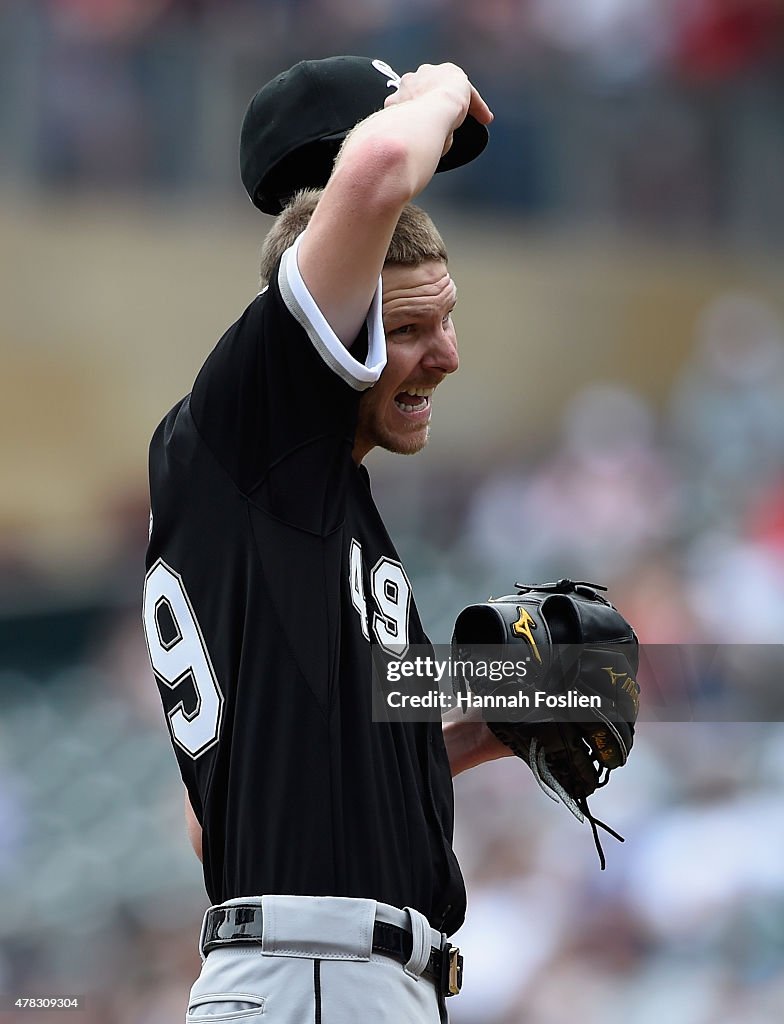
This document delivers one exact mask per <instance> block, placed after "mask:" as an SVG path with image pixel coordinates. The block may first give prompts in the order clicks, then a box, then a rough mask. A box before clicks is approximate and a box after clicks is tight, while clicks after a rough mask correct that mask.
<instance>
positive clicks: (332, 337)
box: [278, 235, 387, 391]
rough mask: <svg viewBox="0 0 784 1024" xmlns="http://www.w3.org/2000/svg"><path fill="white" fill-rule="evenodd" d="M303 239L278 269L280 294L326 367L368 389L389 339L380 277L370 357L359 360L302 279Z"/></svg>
mask: <svg viewBox="0 0 784 1024" xmlns="http://www.w3.org/2000/svg"><path fill="white" fill-rule="evenodd" d="M301 240H302V235H300V236H299V237H298V238H297V240H296V241H295V242H294V244H293V245H292V246H291V248H290V249H287V250H286V251H285V252H284V253H283V258H282V259H281V261H280V270H279V271H278V285H279V287H280V294H281V295H282V296H283V301H284V302H285V303H286V308H287V309H288V311H289V312H290V313H291V315H292V316H293V317H294V319H295V320H296V321H297V322H298V323H299V324H300V325H301V326H302V327H303V329H304V330H305V333H306V334H307V335H308V337H309V338H310V340H311V342H312V343H313V347H314V348H315V350H316V351H317V352H318V354H319V355H320V356H321V358H322V359H323V360H324V362H325V363H326V364H327V366H328V367H329V368H330V369H331V370H333V371H334V372H335V373H336V374H337V375H338V376H339V377H341V378H342V379H343V380H344V381H345V382H346V383H347V384H349V385H351V387H352V388H354V389H355V390H356V391H365V390H366V389H367V388H369V387H372V386H373V385H374V384H375V383H376V381H377V380H378V378H379V377H380V376H381V371H382V370H383V369H384V367H385V366H386V364H387V341H386V337H385V336H384V324H383V321H382V319H381V278H380V277H379V279H378V287H377V288H376V291H375V294H374V295H373V301H372V303H371V305H370V310H369V311H368V315H367V330H368V353H367V358H366V360H365V362H364V363H360V362H359V361H358V360H357V359H355V358H354V357H353V356H352V355H351V353H350V352H349V350H348V349H347V348H346V346H345V345H344V344H343V343H342V341H341V340H340V339H339V338H338V336H337V335H336V334H335V332H334V331H333V330H332V328H331V327H330V326H329V324H328V323H327V321H326V319H325V318H324V314H323V313H322V312H321V310H320V309H319V308H318V306H317V305H316V303H315V301H314V299H313V296H312V295H311V294H310V292H309V291H308V289H307V286H306V284H305V282H304V281H303V280H302V275H301V274H300V272H299V266H298V264H297V251H298V249H299V243H300V241H301Z"/></svg>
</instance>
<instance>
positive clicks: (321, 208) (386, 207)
mask: <svg viewBox="0 0 784 1024" xmlns="http://www.w3.org/2000/svg"><path fill="white" fill-rule="evenodd" d="M468 113H471V114H472V115H473V116H474V117H475V118H476V119H477V121H479V122H480V123H481V124H488V123H489V122H490V121H491V120H492V116H493V115H492V114H491V113H490V110H489V108H488V106H487V104H486V103H485V102H484V100H483V99H482V97H481V96H480V95H479V93H478V92H477V91H476V89H475V88H474V87H473V86H472V85H471V83H470V82H469V80H468V78H467V76H466V74H465V72H464V71H462V69H461V68H459V67H457V66H456V65H455V64H439V65H431V64H423V65H422V67H420V68H419V69H418V70H417V71H416V72H414V73H412V74H407V75H404V76H403V78H402V79H401V82H400V88H399V89H398V90H397V92H395V93H392V94H390V96H389V98H388V99H387V101H386V105H385V108H384V109H383V110H380V111H378V112H377V113H375V114H372V115H371V116H370V117H368V118H366V120H364V121H362V122H360V124H358V125H357V126H356V128H354V130H353V131H352V132H351V133H350V134H349V135H348V137H347V138H346V141H345V143H344V145H343V148H342V149H341V152H340V155H339V156H338V159H337V161H336V162H335V168H334V170H333V172H332V176H331V178H330V180H329V182H328V184H327V187H326V189H325V191H324V195H323V197H322V199H321V201H320V202H319V205H318V207H317V208H316V211H315V213H314V214H313V217H312V218H311V221H310V223H309V224H308V227H307V228H306V230H305V232H304V235H303V238H302V241H301V243H300V247H299V252H298V265H299V270H300V273H301V275H302V278H303V280H304V282H305V284H306V286H307V288H308V291H309V292H310V294H311V296H312V297H313V299H314V300H315V302H316V304H317V305H318V307H319V309H320V310H321V312H322V313H323V314H324V317H325V318H326V320H327V322H328V323H329V324H330V326H331V328H332V330H333V331H334V332H335V334H336V335H337V337H338V338H339V339H340V340H341V342H342V343H343V344H344V345H346V346H350V345H351V344H352V342H353V341H354V340H355V338H356V336H357V334H358V332H359V329H360V327H361V326H362V324H363V322H364V320H365V317H366V316H367V311H368V308H369V306H370V303H371V300H372V298H373V294H374V292H375V290H376V286H377V284H378V276H379V274H380V273H381V269H382V267H383V264H384V257H385V256H386V252H387V248H388V246H389V241H390V239H391V237H392V233H393V232H394V230H395V225H396V224H397V220H398V217H399V216H400V212H401V210H402V209H403V207H404V206H405V205H406V203H408V202H409V201H410V200H411V199H413V198H414V196H416V195H418V193H419V192H421V191H422V189H423V188H425V186H426V185H427V183H428V182H429V181H430V179H431V177H432V176H433V174H434V172H435V169H436V166H437V164H438V161H439V160H440V158H441V156H442V155H443V153H445V152H446V151H447V150H448V149H449V146H450V145H451V140H452V133H453V132H454V131H455V129H456V128H458V127H459V126H460V125H461V124H462V122H463V121H464V119H465V117H466V114H468Z"/></svg>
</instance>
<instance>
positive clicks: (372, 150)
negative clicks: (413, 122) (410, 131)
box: [333, 134, 419, 210]
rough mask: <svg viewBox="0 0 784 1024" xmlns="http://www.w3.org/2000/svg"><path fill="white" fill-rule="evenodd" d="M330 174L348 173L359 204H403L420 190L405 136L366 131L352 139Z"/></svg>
mask: <svg viewBox="0 0 784 1024" xmlns="http://www.w3.org/2000/svg"><path fill="white" fill-rule="evenodd" d="M352 143H353V144H352V145H350V146H349V147H347V148H346V150H344V153H343V155H342V157H341V159H340V161H338V164H337V166H336V168H335V174H334V175H333V177H336V176H338V175H339V176H340V177H344V176H345V177H348V178H349V179H350V181H351V184H352V192H355V193H356V198H357V199H360V198H361V200H362V205H363V206H364V207H365V208H366V209H367V208H368V206H372V207H376V208H378V209H379V210H383V209H388V208H402V207H403V206H405V204H406V203H408V202H410V201H411V200H412V199H413V198H414V196H415V195H416V194H417V192H418V191H419V190H418V188H417V182H416V175H415V174H414V172H413V159H412V154H411V151H410V147H409V146H408V145H407V144H406V142H405V141H404V140H401V139H395V138H384V137H383V136H380V135H375V134H374V135H368V136H365V137H364V138H359V137H358V138H356V139H355V140H352Z"/></svg>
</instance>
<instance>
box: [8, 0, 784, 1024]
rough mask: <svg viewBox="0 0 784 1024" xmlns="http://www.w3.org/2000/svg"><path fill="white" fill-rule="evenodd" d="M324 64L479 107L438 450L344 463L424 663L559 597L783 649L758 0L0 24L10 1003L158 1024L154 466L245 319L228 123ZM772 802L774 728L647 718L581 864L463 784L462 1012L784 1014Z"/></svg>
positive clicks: (496, 792)
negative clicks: (422, 73) (388, 558)
mask: <svg viewBox="0 0 784 1024" xmlns="http://www.w3.org/2000/svg"><path fill="white" fill-rule="evenodd" d="M352 52H354V53H366V54H368V55H371V56H377V57H381V58H382V59H384V60H386V61H388V62H389V63H390V64H392V66H393V67H395V68H396V69H397V70H399V71H401V72H402V71H404V70H407V69H410V68H413V67H415V66H416V65H417V64H418V63H420V62H421V61H425V60H427V61H430V62H437V61H440V60H444V59H453V60H456V61H457V62H459V63H462V64H463V65H464V66H465V67H466V68H467V69H468V71H469V73H470V74H471V76H472V78H473V79H474V80H475V81H476V82H477V84H478V85H479V86H480V88H481V90H482V92H483V94H484V95H485V97H486V98H487V99H488V101H489V103H490V105H491V107H492V108H493V109H494V111H495V113H496V121H495V123H494V125H493V126H492V138H491V144H490V146H489V147H488V149H487V151H486V153H485V155H484V156H483V157H482V159H481V160H479V161H477V162H476V163H475V164H472V165H471V166H469V167H468V168H465V169H464V170H462V171H459V172H455V173H454V174H450V175H442V176H440V179H439V180H438V181H436V182H435V183H434V184H433V186H432V187H431V189H430V190H429V191H428V192H427V193H426V195H425V196H424V197H423V205H426V206H427V207H428V208H429V209H430V210H431V211H432V212H433V213H434V215H435V216H436V218H437V220H438V223H439V224H440V225H441V226H442V227H443V231H444V234H445V237H446V240H447V244H448V246H449V248H450V253H451V256H450V260H451V264H452V268H453V272H454V274H455V277H456V279H457V280H458V283H459V285H460V304H459V306H458V311H457V316H456V321H457V326H458V331H459V334H460V337H461V351H462V361H463V369H462V372H461V374H460V375H458V377H456V378H455V379H454V380H452V381H450V382H449V384H448V386H447V387H445V388H444V389H442V391H440V392H439V401H438V404H437V406H436V407H435V409H434V430H433V439H432V441H431V444H430V445H429V447H428V449H427V451H426V452H425V453H423V454H422V455H421V456H419V457H418V458H417V459H415V460H404V459H396V458H393V457H391V456H386V455H384V454H380V455H377V456H376V455H374V456H373V457H372V458H371V460H370V463H369V467H370V469H371V473H372V474H373V479H374V486H375V489H376V491H377V495H378V499H379V504H380V505H381V507H382V509H383V511H384V513H385V516H386V518H387V521H388V525H389V526H390V532H391V533H392V535H393V537H395V538H396V540H398V541H399V543H398V547H399V549H400V551H401V554H402V555H403V558H404V561H405V563H406V565H407V568H408V571H409V574H410V575H411V577H412V580H413V582H414V587H415V591H416V593H417V598H418V604H419V607H420V612H421V614H422V618H423V620H424V622H425V625H426V628H428V630H429V632H430V635H431V637H432V639H433V640H435V641H441V642H443V641H446V640H448V638H449V635H450V633H451V625H452V622H453V619H454V615H455V613H456V611H457V610H458V609H459V608H460V607H462V604H464V603H467V602H469V601H474V600H477V599H479V598H482V597H486V596H488V595H489V594H496V595H498V594H500V593H504V592H508V591H509V590H510V589H511V584H512V583H513V582H514V581H515V580H523V581H526V582H531V581H537V580H543V579H548V578H557V577H559V576H564V575H570V576H572V577H579V578H585V579H594V580H596V581H597V582H601V583H605V584H607V585H609V587H610V589H611V594H612V596H613V598H614V600H615V602H616V603H617V604H618V605H619V606H620V607H621V609H622V610H623V611H624V612H625V614H626V615H627V616H628V617H629V618H630V619H631V620H632V621H633V623H634V624H635V626H636V627H637V628H638V631H639V634H640V637H641V639H642V640H643V641H645V642H647V643H652V644H684V645H687V644H688V645H691V644H698V643H699V644H723V643H728V642H732V643H735V644H738V643H749V644H757V645H769V644H779V643H780V642H781V638H782V635H783V630H784V322H783V320H782V317H784V294H783V293H782V287H781V282H782V270H784V189H782V181H784V122H782V118H781V110H782V99H784V60H783V58H784V4H782V3H781V2H780V0H581V2H580V3H579V4H576V3H571V2H566V0H484V2H483V3H481V4H479V3H473V2H471V0H397V2H396V3H394V4H393V3H391V2H389V0H369V2H367V3H356V2H348V0H288V2H286V0H223V2H220V3H219V2H210V0H135V2H132V0H48V2H45V0H26V2H23V0H17V2H14V0H0V138H2V146H0V239H2V241H0V259H1V260H2V263H0V268H1V269H2V281H3V301H2V303H0V346H1V347H2V365H3V371H2V374H0V424H2V430H0V464H2V467H3V470H2V493H0V712H1V713H0V993H3V994H4V995H3V999H4V1000H5V1002H4V1003H3V1005H2V1006H0V1011H2V1010H5V1011H11V1012H10V1013H9V1014H8V1016H7V1017H4V1018H3V1019H8V1020H10V1021H17V1020H18V1021H23V1020H24V1021H29V1020H34V1019H38V1018H37V1017H36V1016H35V1014H32V1013H31V1012H29V1011H28V1012H19V1013H14V1012H13V1008H12V1007H11V1006H10V1004H9V999H10V997H11V996H13V998H16V997H17V996H25V995H57V994H59V995H72V994H80V995H81V996H82V997H83V999H84V1000H85V1005H84V1009H83V1010H82V1011H79V1012H78V1013H74V1015H73V1016H72V1017H69V1019H70V1020H73V1021H74V1022H75V1024H76V1022H77V1021H84V1022H89V1024H169V1022H171V1021H177V1020H182V1019H183V1014H184V1010H185V1005H186V1000H187V992H188V989H189V986H190V984H191V982H192V980H193V979H194V977H195V976H196V974H197V972H198V966H199V964H198V956H197V954H196V950H195V946H196V938H197V934H198V927H199V923H200V920H201V914H202V912H203V909H204V907H205V905H206V901H205V896H204V891H203V886H202V882H201V876H200V869H199V865H198V864H197V862H196V860H195V858H194V856H193V854H192V852H191V850H190V847H189V846H188V843H187V839H186V837H185V829H184V822H183V815H182V796H181V787H180V785H179V782H178V774H177V769H176V764H175V760H174V756H173V754H172V751H171V749H170V744H169V740H168V736H167V734H166V731H165V727H164V723H163V716H162V714H161V711H160V706H159V700H158V695H157V691H156V688H155V684H154V681H153V679H152V676H151V673H150V669H149V663H148V662H147V657H146V652H145V649H144V643H143V639H142V634H141V627H140V595H141V584H142V577H143V555H144V546H145V541H146V531H147V497H146V466H145V457H146V446H147V442H148V439H149V436H150V435H151V433H152V430H153V429H154V427H155V425H156V424H157V422H158V420H159V419H160V418H161V417H162V415H163V414H164V412H165V411H166V409H167V408H168V407H169V406H170V405H171V404H173V403H174V402H175V401H176V400H177V399H178V398H179V397H180V396H181V395H182V393H184V392H185V391H187V390H188V388H189V385H190V382H191V381H192V379H193V376H194V374H195V372H196V370H197V369H198V367H199V365H200V364H201V362H202V361H203V359H204V357H205V356H206V354H207V352H208V351H209V349H210V348H211V346H212V345H213V344H214V342H215V340H216V339H217V338H218V337H219V335H220V334H221V333H222V331H223V330H224V329H225V327H226V326H227V325H228V324H229V323H230V322H231V321H232V320H233V319H235V318H236V317H237V316H238V315H239V313H240V312H241V311H242V309H243V308H244V306H245V305H246V304H247V302H248V301H249V300H250V299H251V298H252V296H253V295H254V294H255V289H256V263H257V253H258V248H259V244H260V241H261V238H262V237H263V233H264V231H265V230H266V228H267V226H268V224H269V221H268V220H267V219H266V218H263V217H261V215H259V214H257V213H256V212H255V211H253V210H252V209H251V207H250V205H249V203H248V201H247V198H246V197H245V196H244V193H243V192H242V190H241V185H240V183H239V176H238V171H237V166H236V148H237V136H238V128H239V123H240V120H241V116H242V112H243V110H244V108H245V105H246V103H247V102H248V100H249V98H250V96H251V95H252V94H253V92H254V91H255V89H256V88H258V86H259V85H261V84H262V83H263V82H264V81H266V80H267V79H268V78H269V77H271V76H272V75H273V74H275V73H276V72H278V71H280V70H282V69H283V68H285V67H287V66H289V65H290V64H291V63H293V62H295V61H296V60H298V59H302V58H303V57H318V56H324V55H328V54H333V53H352ZM654 717H655V716H654ZM660 717H662V716H660ZM663 717H666V715H664V716H663ZM782 783H784V726H783V725H782V723H781V722H779V721H764V722H762V721H760V722H736V723H722V724H716V723H711V722H699V721H692V722H680V723H668V722H666V721H648V722H645V723H644V724H643V725H641V727H640V728H639V730H638V735H637V739H636V743H635V749H634V752H633V756H632V758H631V760H630V763H629V766H628V767H627V768H626V769H625V770H624V771H623V772H620V773H617V778H615V779H614V781H613V784H612V785H611V786H610V787H609V788H608V789H607V790H605V791H603V792H602V793H601V794H599V795H598V797H597V798H596V800H595V803H594V811H595V813H597V814H599V816H600V817H602V818H605V819H606V820H608V821H609V822H610V823H611V824H612V825H613V826H614V827H616V828H618V829H619V830H620V832H621V833H623V834H624V835H625V836H626V845H625V846H624V847H619V846H616V845H615V844H614V843H613V841H612V840H608V842H607V843H606V844H605V846H606V848H607V854H608V868H607V871H606V872H604V873H601V872H600V871H599V868H598V864H597V862H596V859H595V853H594V850H593V844H592V842H591V838H590V833H589V832H588V831H587V826H586V827H584V828H583V829H581V828H580V826H578V825H577V823H576V822H575V821H574V820H572V819H571V818H570V817H569V815H568V814H566V812H565V811H564V810H563V808H560V809H559V808H557V807H555V806H554V805H551V804H549V802H548V801H546V800H545V799H544V797H543V796H542V794H541V793H540V792H539V790H538V789H537V788H536V786H535V785H534V784H533V782H532V780H531V779H530V778H529V775H528V773H527V770H526V769H524V768H523V767H522V766H519V765H518V764H516V763H514V762H512V761H511V760H507V761H503V762H497V763H495V764H493V765H488V766H485V767H483V768H482V769H480V770H477V771H474V772H470V773H467V774H466V775H464V776H461V777H460V778H459V779H458V780H457V782H456V796H457V808H458V827H457V840H456V844H457V849H458V853H459V855H460V857H461V862H462V864H463V868H464V871H465V875H466V879H467V882H468V888H469V917H468V923H467V924H466V926H465V927H464V929H463V930H462V931H461V933H460V935H459V936H458V941H459V942H460V943H461V945H462V946H463V949H464V952H465V954H466V981H465V988H464V991H463V993H462V994H461V996H460V997H459V998H458V999H455V1000H453V1001H451V1003H452V1005H451V1006H450V1011H451V1015H452V1019H453V1020H454V1021H455V1022H456V1024H563V1022H565V1021H567V1020H573V1019H574V1017H575V1014H579V1017H580V1019H581V1021H583V1022H584V1024H599V1022H600V1021H601V1024H649V1022H651V1024H653V1022H658V1021H660V1020H662V1019H666V1020H668V1021H670V1022H672V1024H737V1022H738V1021H740V1020H742V1021H744V1022H745V1024H773V1022H777V1021H779V1020H780V1019H781V1014H782V1007H783V1006H784V796H783V795H782V793H783V792H784V790H783V789H782ZM292 813H293V814H295V813H296V808H292ZM271 841H274V837H272V840H271ZM611 844H612V848H610V847H611ZM46 1019H48V1017H47V1018H46Z"/></svg>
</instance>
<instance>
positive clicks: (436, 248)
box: [260, 188, 447, 287]
mask: <svg viewBox="0 0 784 1024" xmlns="http://www.w3.org/2000/svg"><path fill="white" fill-rule="evenodd" d="M323 191H324V190H323V189H320V188H318V189H317V188H306V189H302V191H301V192H297V193H296V194H295V195H294V196H293V197H292V199H291V200H290V201H289V203H288V204H287V205H286V206H285V207H284V209H283V212H282V213H280V214H278V216H277V217H276V218H275V223H274V224H273V225H272V227H271V228H270V230H269V232H268V234H267V237H266V238H265V239H264V243H263V244H262V247H261V268H260V269H261V285H262V287H264V286H265V285H266V284H268V282H269V279H270V277H271V276H272V272H273V271H274V269H275V266H276V264H277V262H278V260H279V259H280V258H281V256H282V255H283V253H284V252H285V251H286V249H288V248H289V246H290V245H292V244H293V243H294V240H295V239H296V238H297V237H298V236H299V235H301V234H302V232H303V231H304V230H305V228H306V227H307V226H308V221H309V220H310V218H311V216H312V214H313V211H314V210H315V209H316V206H317V205H318V201H319V199H321V196H322V193H323ZM429 260H441V261H443V262H444V263H446V262H447V252H446V246H445V245H444V240H443V238H442V237H441V235H440V233H439V231H438V228H437V227H436V226H435V224H434V223H433V221H432V220H431V219H430V217H429V216H428V215H427V214H426V213H425V211H424V210H422V209H420V207H418V206H414V204H413V203H408V205H406V206H404V207H403V210H402V212H401V214H400V217H399V219H398V222H397V225H396V227H395V232H394V234H393V235H392V239H391V241H390V243H389V248H388V249H387V256H386V260H385V261H384V263H385V265H386V264H387V263H392V264H395V265H400V266H406V267H418V266H419V264H420V263H427V262H428V261H429Z"/></svg>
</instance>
